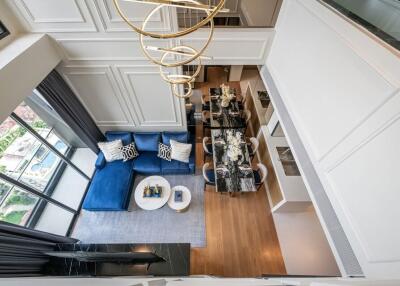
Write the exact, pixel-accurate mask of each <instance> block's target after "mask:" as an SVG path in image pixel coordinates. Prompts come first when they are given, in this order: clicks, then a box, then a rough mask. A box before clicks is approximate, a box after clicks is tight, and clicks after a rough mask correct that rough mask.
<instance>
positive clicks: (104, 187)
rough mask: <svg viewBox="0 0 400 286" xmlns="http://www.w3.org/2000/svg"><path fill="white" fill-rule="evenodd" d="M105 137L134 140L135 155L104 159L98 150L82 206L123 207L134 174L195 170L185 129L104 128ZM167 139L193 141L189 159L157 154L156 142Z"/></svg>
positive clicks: (127, 201) (161, 173) (191, 137)
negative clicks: (126, 129)
mask: <svg viewBox="0 0 400 286" xmlns="http://www.w3.org/2000/svg"><path fill="white" fill-rule="evenodd" d="M106 138H107V141H114V140H117V139H121V140H122V144H123V145H127V144H129V143H131V142H133V141H134V142H135V145H136V149H137V150H138V152H139V157H137V158H135V159H133V160H130V161H127V162H123V161H122V160H118V161H113V162H106V160H105V158H104V155H103V153H102V152H100V153H99V155H98V157H97V161H96V171H95V174H94V176H93V178H92V181H91V184H90V186H89V190H88V192H87V194H86V197H85V200H84V202H83V205H82V208H83V209H85V210H90V211H120V210H126V209H127V208H128V204H129V201H130V196H131V192H132V187H133V183H134V179H135V175H136V174H142V175H170V174H193V173H194V172H195V145H194V142H195V138H194V136H193V135H190V134H189V133H188V132H162V133H160V132H152V133H139V132H137V133H131V132H106ZM171 139H172V140H176V141H178V142H182V143H191V144H193V146H192V152H191V154H190V160H189V163H183V162H179V161H176V160H172V161H171V162H169V161H166V160H162V159H160V158H158V157H157V154H158V143H159V142H162V143H164V144H167V145H169V144H170V142H169V141H170V140H171Z"/></svg>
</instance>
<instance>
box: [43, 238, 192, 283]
mask: <svg viewBox="0 0 400 286" xmlns="http://www.w3.org/2000/svg"><path fill="white" fill-rule="evenodd" d="M57 250H58V251H62V252H97V253H98V252H102V253H107V254H109V253H119V254H120V253H154V254H156V255H157V256H159V257H161V258H162V259H161V261H159V262H153V263H121V262H119V263H118V262H82V261H78V260H77V259H75V258H61V257H52V258H51V259H50V262H49V263H48V264H47V265H46V266H45V268H44V273H45V275H53V276H54V275H55V276H79V277H82V276H137V275H153V276H188V275H189V274H190V244H189V243H160V244H157V243H152V244H79V243H77V244H59V245H58V246H57Z"/></svg>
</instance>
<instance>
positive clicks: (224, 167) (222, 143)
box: [211, 129, 256, 193]
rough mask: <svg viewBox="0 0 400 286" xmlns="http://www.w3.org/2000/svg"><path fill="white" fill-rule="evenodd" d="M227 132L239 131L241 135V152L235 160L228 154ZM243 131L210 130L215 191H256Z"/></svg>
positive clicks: (237, 130) (234, 130)
mask: <svg viewBox="0 0 400 286" xmlns="http://www.w3.org/2000/svg"><path fill="white" fill-rule="evenodd" d="M228 132H233V134H236V133H239V134H240V136H241V140H240V141H241V144H239V148H240V153H241V154H240V155H239V158H238V160H237V161H233V160H231V159H230V158H229V156H228V149H229V142H228V140H227V137H228V136H227V135H228ZM243 132H244V129H213V130H211V138H212V146H213V159H214V172H215V185H216V191H217V192H229V193H237V192H255V191H256V186H255V181H254V174H253V169H252V166H251V160H250V154H249V151H248V149H247V144H246V141H245V136H244V134H243ZM234 136H235V135H234Z"/></svg>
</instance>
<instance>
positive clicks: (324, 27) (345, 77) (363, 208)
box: [266, 0, 400, 278]
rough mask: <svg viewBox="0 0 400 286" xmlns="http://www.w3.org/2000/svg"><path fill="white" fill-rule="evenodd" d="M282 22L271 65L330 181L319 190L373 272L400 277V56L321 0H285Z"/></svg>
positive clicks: (366, 269)
mask: <svg viewBox="0 0 400 286" xmlns="http://www.w3.org/2000/svg"><path fill="white" fill-rule="evenodd" d="M276 29H277V31H276V35H275V38H274V42H273V45H272V48H271V51H270V54H269V56H268V59H267V64H266V68H267V69H268V72H269V73H270V74H271V76H272V78H273V81H274V83H275V85H276V87H277V89H278V90H279V93H280V96H281V98H282V101H283V102H284V104H285V106H286V107H287V110H288V113H289V115H290V117H291V119H292V121H293V123H294V125H295V127H296V130H297V132H298V134H299V136H300V138H301V140H302V142H303V144H304V147H305V149H306V151H307V153H308V155H309V157H310V159H311V162H312V164H313V166H314V167H315V170H316V172H317V174H318V176H319V178H320V180H321V182H322V184H323V186H324V189H325V193H326V194H325V193H324V192H323V191H322V190H318V191H317V192H316V196H325V195H327V196H328V197H329V200H330V202H331V204H332V206H333V207H334V210H335V212H336V215H337V217H338V219H339V221H340V224H341V226H342V227H343V230H344V232H345V234H346V236H347V238H348V240H349V242H350V244H351V247H352V248H353V250H354V253H355V254H356V256H357V259H358V261H359V263H360V265H361V267H362V270H363V272H364V274H365V275H367V276H368V277H385V278H390V277H399V275H400V272H399V269H400V251H399V249H400V244H399V241H400V236H399V234H400V227H399V226H398V225H397V224H395V223H393V222H394V221H396V219H398V218H399V217H400V210H399V208H398V203H397V202H398V201H399V199H400V195H399V192H398V190H399V187H400V177H399V176H398V174H396V171H395V170H398V167H397V165H398V163H397V162H398V161H399V160H400V151H399V148H398V147H395V146H399V145H400V125H399V123H398V122H399V121H398V119H399V116H400V111H399V110H400V59H399V58H398V57H397V56H396V55H395V53H393V52H391V51H390V50H389V49H387V48H386V47H385V46H383V45H381V44H380V43H379V41H376V40H374V39H373V37H370V36H368V35H367V34H366V33H364V32H361V31H360V30H359V29H357V27H355V26H354V25H353V24H351V23H349V22H348V21H346V20H345V19H343V18H341V17H340V16H338V15H337V14H335V13H334V12H332V11H331V10H330V9H327V8H326V7H325V6H323V5H322V4H320V3H319V2H317V1H312V0H302V1H300V0H286V1H284V5H283V8H282V10H281V15H280V17H279V19H278V23H277V27H276ZM294 151H296V150H294ZM312 198H313V199H315V198H316V197H313V196H312ZM314 202H315V201H314ZM317 207H318V206H317ZM326 223H327V224H329V223H330V222H326Z"/></svg>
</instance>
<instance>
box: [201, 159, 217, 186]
mask: <svg viewBox="0 0 400 286" xmlns="http://www.w3.org/2000/svg"><path fill="white" fill-rule="evenodd" d="M209 166H210V163H204V165H203V178H204V190H206V187H207V185H209V186H215V173H214V169H209Z"/></svg>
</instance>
